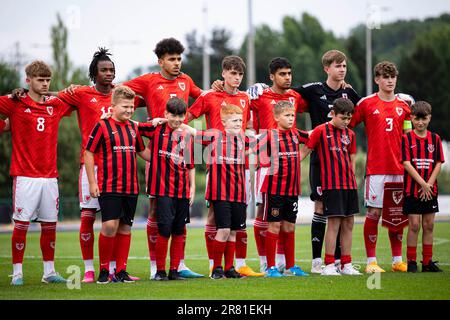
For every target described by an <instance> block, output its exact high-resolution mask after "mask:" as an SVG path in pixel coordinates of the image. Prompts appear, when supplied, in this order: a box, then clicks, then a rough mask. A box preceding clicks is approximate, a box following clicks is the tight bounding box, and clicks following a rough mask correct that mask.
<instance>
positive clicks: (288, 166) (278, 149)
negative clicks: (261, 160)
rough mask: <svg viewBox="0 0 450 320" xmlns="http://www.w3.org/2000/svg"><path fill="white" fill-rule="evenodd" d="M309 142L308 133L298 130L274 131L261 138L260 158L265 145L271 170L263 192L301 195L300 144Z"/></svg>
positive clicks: (262, 188) (263, 186) (264, 134)
mask: <svg viewBox="0 0 450 320" xmlns="http://www.w3.org/2000/svg"><path fill="white" fill-rule="evenodd" d="M307 141H308V133H307V132H306V131H302V130H299V129H296V128H292V129H289V130H281V129H272V130H268V131H266V133H263V134H262V136H261V137H260V142H259V144H261V143H262V146H261V147H260V148H259V152H258V153H259V156H260V157H261V150H263V148H264V145H265V144H266V146H267V156H268V158H269V159H270V168H269V170H268V171H267V175H266V177H265V179H264V182H263V185H262V187H261V192H263V193H267V194H272V195H280V196H298V195H300V194H301V187H300V183H301V168H300V144H301V143H306V142H307Z"/></svg>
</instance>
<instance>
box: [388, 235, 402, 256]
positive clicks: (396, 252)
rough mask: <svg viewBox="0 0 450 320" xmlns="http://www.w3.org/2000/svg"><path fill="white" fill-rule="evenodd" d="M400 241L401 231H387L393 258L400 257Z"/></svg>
mask: <svg viewBox="0 0 450 320" xmlns="http://www.w3.org/2000/svg"><path fill="white" fill-rule="evenodd" d="M402 239H403V230H400V231H389V242H390V243H391V251H392V256H393V257H401V256H402Z"/></svg>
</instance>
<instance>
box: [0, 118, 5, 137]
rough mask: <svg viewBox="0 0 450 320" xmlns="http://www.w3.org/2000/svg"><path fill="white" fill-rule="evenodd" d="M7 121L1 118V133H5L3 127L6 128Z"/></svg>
mask: <svg viewBox="0 0 450 320" xmlns="http://www.w3.org/2000/svg"><path fill="white" fill-rule="evenodd" d="M5 126H6V122H5V120H2V119H0V134H2V133H3V129H5Z"/></svg>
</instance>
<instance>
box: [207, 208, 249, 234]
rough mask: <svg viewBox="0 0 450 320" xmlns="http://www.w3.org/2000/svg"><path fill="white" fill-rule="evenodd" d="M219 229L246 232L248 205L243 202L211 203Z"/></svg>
mask: <svg viewBox="0 0 450 320" xmlns="http://www.w3.org/2000/svg"><path fill="white" fill-rule="evenodd" d="M211 203H212V205H213V208H214V219H215V220H216V227H217V229H231V230H244V229H245V228H246V225H245V221H246V218H247V217H246V216H247V205H246V204H245V203H243V202H230V201H211Z"/></svg>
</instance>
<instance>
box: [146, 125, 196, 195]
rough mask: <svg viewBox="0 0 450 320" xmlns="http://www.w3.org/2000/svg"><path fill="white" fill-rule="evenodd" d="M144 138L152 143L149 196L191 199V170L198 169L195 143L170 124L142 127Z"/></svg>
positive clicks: (184, 132) (186, 134)
mask: <svg viewBox="0 0 450 320" xmlns="http://www.w3.org/2000/svg"><path fill="white" fill-rule="evenodd" d="M139 132H140V134H141V136H143V137H147V138H149V139H151V141H152V142H151V143H150V144H149V146H150V147H149V149H150V151H151V159H152V161H150V169H149V175H148V182H147V193H148V194H149V195H152V196H157V197H171V198H189V197H190V195H191V191H190V181H189V170H191V169H194V167H195V165H194V146H193V143H194V141H193V140H194V139H192V136H190V135H189V134H188V132H187V131H182V130H175V131H174V130H173V129H171V128H170V127H169V125H168V124H163V125H160V126H157V127H154V126H153V125H152V124H151V123H139Z"/></svg>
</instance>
